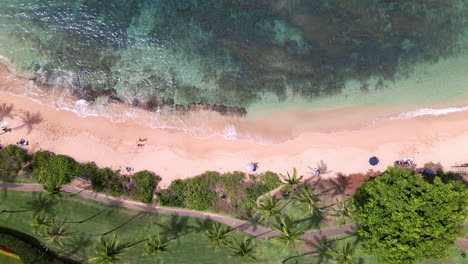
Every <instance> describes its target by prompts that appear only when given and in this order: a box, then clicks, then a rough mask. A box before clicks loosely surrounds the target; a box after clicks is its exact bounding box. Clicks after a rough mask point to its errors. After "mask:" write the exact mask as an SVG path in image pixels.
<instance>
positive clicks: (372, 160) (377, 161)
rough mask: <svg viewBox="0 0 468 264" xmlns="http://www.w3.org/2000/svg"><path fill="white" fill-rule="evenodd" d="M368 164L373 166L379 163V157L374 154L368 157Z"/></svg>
mask: <svg viewBox="0 0 468 264" xmlns="http://www.w3.org/2000/svg"><path fill="white" fill-rule="evenodd" d="M369 164H370V165H372V166H375V165H377V164H379V159H378V158H377V157H376V156H374V157H372V158H370V159H369Z"/></svg>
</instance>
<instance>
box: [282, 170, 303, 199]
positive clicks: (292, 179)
mask: <svg viewBox="0 0 468 264" xmlns="http://www.w3.org/2000/svg"><path fill="white" fill-rule="evenodd" d="M281 177H282V178H283V181H284V182H285V183H286V187H288V188H289V189H290V191H289V196H290V197H292V196H293V195H294V190H295V189H296V186H298V185H299V184H301V180H302V178H303V177H304V176H300V177H298V176H297V170H296V168H294V169H293V175H292V176H291V175H290V174H289V172H288V173H287V176H284V175H281Z"/></svg>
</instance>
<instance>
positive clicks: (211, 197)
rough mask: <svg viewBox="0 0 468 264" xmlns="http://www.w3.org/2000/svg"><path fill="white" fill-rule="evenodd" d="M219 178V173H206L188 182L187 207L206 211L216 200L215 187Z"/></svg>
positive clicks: (186, 191) (186, 192)
mask: <svg viewBox="0 0 468 264" xmlns="http://www.w3.org/2000/svg"><path fill="white" fill-rule="evenodd" d="M218 178H219V173H217V172H210V171H209V172H205V173H204V174H202V175H199V176H197V177H195V178H192V179H189V180H188V181H187V187H186V190H185V197H186V205H187V208H188V209H194V210H200V211H203V210H206V209H208V208H209V207H210V206H211V205H212V204H213V203H214V201H215V200H216V193H215V192H214V191H213V187H214V185H215V183H216V181H217V180H218Z"/></svg>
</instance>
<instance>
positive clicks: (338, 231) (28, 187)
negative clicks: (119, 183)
mask: <svg viewBox="0 0 468 264" xmlns="http://www.w3.org/2000/svg"><path fill="white" fill-rule="evenodd" d="M0 188H1V189H8V190H14V191H27V192H41V191H43V187H42V184H23V183H7V182H1V181H0ZM62 190H63V191H65V192H68V193H73V194H76V195H79V196H81V197H84V198H87V199H92V200H95V201H98V202H102V203H107V204H112V205H117V206H121V207H126V208H130V209H134V210H139V211H146V212H152V213H160V214H170V215H182V216H192V217H198V218H205V219H210V220H213V221H217V222H220V223H223V224H226V225H229V226H231V227H234V228H237V229H240V230H242V231H244V232H247V233H250V234H252V235H255V236H259V237H263V238H270V237H273V236H278V235H280V234H279V233H277V232H274V231H271V230H269V229H265V228H262V227H257V226H255V225H253V224H252V223H250V222H247V221H243V220H239V219H235V218H232V217H229V216H224V215H217V214H213V213H207V212H201V211H193V210H189V209H178V208H168V207H160V206H154V205H149V204H144V203H139V202H134V201H129V200H124V199H122V198H116V197H109V196H107V195H104V194H100V193H95V192H92V191H88V190H83V189H79V188H76V187H73V186H70V185H64V186H62ZM353 226H354V225H346V226H343V227H336V228H330V229H323V230H316V231H308V232H305V234H304V235H303V236H302V239H305V240H310V241H314V240H317V238H321V237H331V236H338V235H343V234H348V233H352V232H354V229H353ZM456 245H457V246H458V247H461V248H468V240H467V239H458V240H457V241H456Z"/></svg>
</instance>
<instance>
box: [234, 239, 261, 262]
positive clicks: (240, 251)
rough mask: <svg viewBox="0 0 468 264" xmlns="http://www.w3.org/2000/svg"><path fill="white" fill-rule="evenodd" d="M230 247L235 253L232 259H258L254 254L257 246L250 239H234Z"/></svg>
mask: <svg viewBox="0 0 468 264" xmlns="http://www.w3.org/2000/svg"><path fill="white" fill-rule="evenodd" d="M228 247H229V248H230V249H231V250H232V251H233V254H232V255H230V257H234V258H251V259H253V260H255V259H256V258H255V256H254V253H255V248H256V247H257V245H256V244H255V243H254V242H253V241H252V240H251V239H249V238H245V237H240V238H234V239H232V241H230V243H229V244H228Z"/></svg>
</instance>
